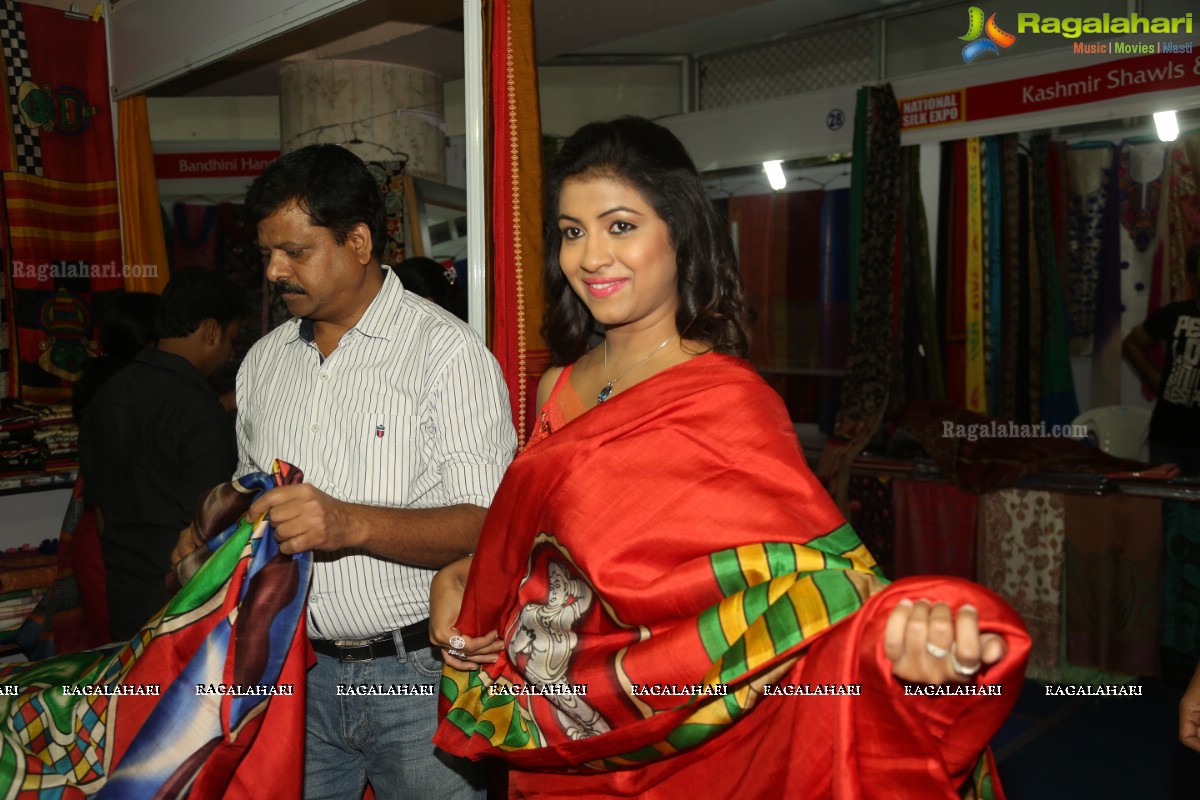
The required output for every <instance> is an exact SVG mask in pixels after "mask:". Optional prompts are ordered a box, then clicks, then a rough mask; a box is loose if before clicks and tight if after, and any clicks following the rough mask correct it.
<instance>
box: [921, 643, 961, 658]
mask: <svg viewBox="0 0 1200 800" xmlns="http://www.w3.org/2000/svg"><path fill="white" fill-rule="evenodd" d="M950 646H951V647H953V646H954V645H950ZM925 652H926V653H929V655H931V656H933V657H934V658H945V657H946V656H948V655H950V651H949V650H947V649H946V648H944V647H938V646H937V645H936V644H934V643H933V642H925Z"/></svg>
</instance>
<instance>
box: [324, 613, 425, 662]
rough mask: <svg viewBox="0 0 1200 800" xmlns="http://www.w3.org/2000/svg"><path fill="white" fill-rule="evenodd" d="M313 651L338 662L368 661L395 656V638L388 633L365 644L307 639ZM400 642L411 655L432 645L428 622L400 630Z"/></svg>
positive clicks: (422, 621)
mask: <svg viewBox="0 0 1200 800" xmlns="http://www.w3.org/2000/svg"><path fill="white" fill-rule="evenodd" d="M309 641H310V642H312V647H313V650H316V651H317V652H318V653H320V654H321V655H323V656H332V657H333V658H336V659H337V660H338V661H370V660H372V659H375V658H386V657H387V656H394V655H396V638H395V636H393V635H392V634H390V633H386V634H384V635H383V636H376V637H375V638H374V639H370V640H368V641H365V642H355V643H349V642H342V643H340V644H339V643H338V642H335V641H331V640H329V639H309ZM400 641H402V642H404V649H405V651H406V652H409V653H413V652H416V651H417V650H424V649H426V648H428V647H432V646H433V645H432V644H430V642H429V620H428V619H423V620H421V621H420V622H414V623H413V624H412V625H407V626H405V627H404V628H402V629H401V630H400Z"/></svg>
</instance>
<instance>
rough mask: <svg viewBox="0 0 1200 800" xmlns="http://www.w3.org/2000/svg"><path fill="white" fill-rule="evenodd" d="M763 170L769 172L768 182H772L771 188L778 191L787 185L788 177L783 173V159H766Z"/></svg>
mask: <svg viewBox="0 0 1200 800" xmlns="http://www.w3.org/2000/svg"><path fill="white" fill-rule="evenodd" d="M763 172H765V173H767V182H768V183H770V184H771V188H772V189H774V190H775V191H777V192H778V191H779V190H780V189H782V188H783V187H785V186H787V177H786V176H785V175H784V174H783V161H782V160H780V159H775V160H774V161H764V162H763Z"/></svg>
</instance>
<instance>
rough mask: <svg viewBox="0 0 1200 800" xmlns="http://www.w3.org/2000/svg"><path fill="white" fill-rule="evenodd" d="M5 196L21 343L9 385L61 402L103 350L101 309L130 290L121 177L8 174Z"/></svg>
mask: <svg viewBox="0 0 1200 800" xmlns="http://www.w3.org/2000/svg"><path fill="white" fill-rule="evenodd" d="M3 200H4V205H5V208H6V209H7V212H8V219H7V226H5V228H4V230H3V233H2V235H3V238H4V241H5V243H6V246H7V248H8V251H9V254H10V255H11V257H12V261H11V267H12V269H11V271H10V277H9V286H10V288H11V292H12V310H13V315H12V325H11V327H10V331H9V333H10V335H11V336H12V337H13V338H14V340H15V343H16V348H15V350H14V352H13V354H12V357H11V370H10V378H9V380H10V384H11V385H10V389H11V391H12V393H13V394H16V395H19V396H20V397H21V398H22V399H23V400H31V401H34V402H38V403H55V402H58V401H60V400H63V399H66V398H67V397H69V396H70V394H71V387H72V386H73V384H74V382H75V381H76V380H78V379H79V376H80V375H81V374H82V368H83V362H84V360H85V359H87V358H88V357H90V356H94V355H96V353H97V347H98V345H97V343H96V340H95V320H96V315H97V312H98V311H99V310H100V309H101V308H102V307H103V304H104V303H105V302H108V301H109V300H110V299H112V298H113V297H116V296H117V295H118V294H119V293H120V292H123V291H124V289H125V280H124V278H123V277H122V271H121V269H120V268H119V267H118V264H119V263H120V261H121V228H120V223H119V221H118V219H117V186H116V182H115V181H105V182H103V183H93V184H82V183H67V182H65V181H55V180H49V179H46V178H37V177H34V176H31V175H24V174H21V173H16V172H7V173H4V176H3ZM97 265H99V266H97ZM52 269H53V270H54V271H55V272H56V273H57V277H55V276H54V275H52V274H51V270H52Z"/></svg>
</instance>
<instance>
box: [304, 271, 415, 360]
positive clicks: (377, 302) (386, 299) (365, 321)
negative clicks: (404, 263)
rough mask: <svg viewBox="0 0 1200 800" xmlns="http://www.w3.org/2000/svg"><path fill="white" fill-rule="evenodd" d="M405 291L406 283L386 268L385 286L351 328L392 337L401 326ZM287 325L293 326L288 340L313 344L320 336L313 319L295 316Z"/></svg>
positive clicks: (385, 338) (382, 336) (385, 337)
mask: <svg viewBox="0 0 1200 800" xmlns="http://www.w3.org/2000/svg"><path fill="white" fill-rule="evenodd" d="M403 294H404V285H403V284H402V283H400V279H399V278H397V277H396V273H394V272H392V270H391V268H390V267H383V285H382V286H380V287H379V291H378V292H377V293H376V294H375V298H374V299H373V300H372V301H371V303H370V305H368V306H367V309H366V311H364V312H363V315H362V317H360V318H359V320H358V322H357V323H355V325H354V327H353V328H351V330H356V331H358V332H359V333H361V334H362V335H363V336H370V337H371V338H374V339H384V340H390V339H391V338H392V335H393V333H394V332H395V329H396V325H397V305H398V304H399V301H400V297H401V296H402V295H403ZM287 324H289V325H292V326H293V330H292V333H291V335H290V336H289V337H288V341H289V342H292V341H297V340H299V341H302V342H307V343H308V344H312V343H313V341H314V340H315V339H316V333H315V331H314V330H313V321H312V320H311V319H309V318H307V317H299V318H297V317H293V318H292V319H290V320H288V322H287Z"/></svg>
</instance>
